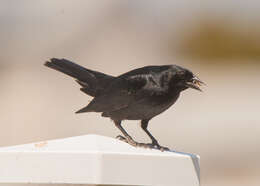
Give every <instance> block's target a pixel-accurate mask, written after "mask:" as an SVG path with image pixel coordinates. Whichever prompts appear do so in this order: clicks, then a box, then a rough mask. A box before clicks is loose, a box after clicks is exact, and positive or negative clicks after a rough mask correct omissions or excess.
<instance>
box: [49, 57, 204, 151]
mask: <svg viewBox="0 0 260 186" xmlns="http://www.w3.org/2000/svg"><path fill="white" fill-rule="evenodd" d="M45 66H47V67H50V68H52V69H55V70H57V71H60V72H63V73H65V74H67V75H69V76H71V77H73V78H75V79H76V82H77V83H79V84H80V85H81V88H80V90H81V91H83V92H84V93H86V94H87V95H89V96H92V97H94V98H93V99H92V100H91V102H90V103H89V104H88V105H87V106H86V107H84V108H82V109H80V110H79V111H77V112H76V113H83V112H100V113H101V115H102V116H103V117H109V118H111V119H112V120H113V121H114V123H115V126H116V127H117V128H118V129H119V130H120V131H121V132H122V134H123V136H121V135H120V136H118V139H120V140H123V141H125V142H127V143H129V144H131V145H133V146H141V147H146V148H155V149H159V150H162V151H163V150H169V149H168V148H167V147H163V146H161V145H159V143H158V141H157V140H156V139H155V138H154V137H153V135H152V134H151V133H150V132H149V131H148V129H147V126H148V122H149V121H150V120H151V119H152V118H153V117H155V116H157V115H158V114H161V113H162V112H164V111H165V110H167V109H168V108H169V107H170V106H171V105H173V104H174V103H175V102H176V100H177V99H178V98H179V95H180V93H181V92H182V91H183V90H186V89H188V88H192V89H196V90H199V91H201V89H200V86H201V85H202V84H204V83H203V82H202V81H201V80H200V79H199V78H198V77H196V76H195V75H194V74H193V73H192V72H191V71H189V70H188V69H185V68H183V67H180V66H177V65H162V66H146V67H142V68H138V69H135V70H131V71H129V72H126V73H124V74H122V75H119V76H117V77H115V76H111V75H107V74H104V73H101V72H97V71H94V70H89V69H87V68H84V67H82V66H80V65H77V64H75V63H73V62H71V61H69V60H66V59H57V58H52V59H51V60H50V61H47V62H46V63H45ZM123 120H141V127H142V129H143V130H144V131H145V133H146V134H147V135H148V136H149V137H150V138H151V140H152V143H148V144H146V143H138V142H136V141H134V140H133V138H132V137H131V136H130V135H129V134H128V133H127V132H126V131H125V129H124V128H123V127H122V126H121V122H122V121H123Z"/></svg>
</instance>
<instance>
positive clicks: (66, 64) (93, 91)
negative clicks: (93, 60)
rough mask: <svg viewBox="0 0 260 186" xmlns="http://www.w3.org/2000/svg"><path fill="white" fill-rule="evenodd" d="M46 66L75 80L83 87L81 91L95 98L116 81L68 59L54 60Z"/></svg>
mask: <svg viewBox="0 0 260 186" xmlns="http://www.w3.org/2000/svg"><path fill="white" fill-rule="evenodd" d="M44 65H45V66H47V67H49V68H52V69H55V70H57V71H60V72H63V73H64V74H67V75H69V76H71V77H73V78H75V79H76V81H77V82H78V83H79V84H80V85H81V86H82V88H81V89H80V90H82V91H83V92H85V93H86V94H88V95H90V96H93V97H95V96H98V95H99V94H100V93H101V92H102V91H103V90H104V89H105V88H106V87H107V86H108V85H109V83H110V82H111V80H113V79H114V77H113V76H109V75H106V74H103V73H101V72H97V71H93V70H89V69H86V68H84V67H82V66H80V65H77V64H75V63H73V62H71V61H69V60H66V59H57V58H52V59H51V60H50V61H47V62H46V63H45V64H44Z"/></svg>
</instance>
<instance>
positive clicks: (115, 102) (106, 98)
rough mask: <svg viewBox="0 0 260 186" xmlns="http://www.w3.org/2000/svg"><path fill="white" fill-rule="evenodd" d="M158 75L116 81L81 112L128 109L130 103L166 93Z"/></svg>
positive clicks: (135, 76)
mask: <svg viewBox="0 0 260 186" xmlns="http://www.w3.org/2000/svg"><path fill="white" fill-rule="evenodd" d="M160 80H161V76H160V75H158V74H153V73H150V74H142V75H140V74H139V75H133V76H129V77H123V78H122V77H121V78H118V79H116V80H115V81H114V82H113V83H112V84H111V86H110V87H109V88H107V89H106V91H105V92H104V94H103V95H102V96H98V97H95V98H94V99H93V100H92V101H91V102H90V103H89V105H88V106H86V107H85V108H83V109H81V110H79V111H78V112H77V113H81V112H90V111H94V112H107V111H115V110H119V109H122V108H125V107H128V106H129V105H130V104H131V103H133V102H136V101H140V100H141V99H145V98H148V97H149V96H153V95H159V94H163V93H165V92H167V88H168V87H167V86H163V87H162V86H161V82H160Z"/></svg>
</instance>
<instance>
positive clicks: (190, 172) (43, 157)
mask: <svg viewBox="0 0 260 186" xmlns="http://www.w3.org/2000/svg"><path fill="white" fill-rule="evenodd" d="M0 165H1V166H0V183H71V184H120V185H160V186H161V185H169V186H175V185H176V186H199V182H200V181H199V157H198V156H196V155H192V154H187V153H181V152H173V151H172V152H161V151H159V150H151V149H144V148H136V147H133V146H131V145H129V144H127V143H125V142H122V141H120V140H117V139H114V138H109V137H104V136H98V135H85V136H77V137H70V138H64V139H57V140H50V141H44V142H39V143H32V144H25V145H18V146H11V147H2V148H0Z"/></svg>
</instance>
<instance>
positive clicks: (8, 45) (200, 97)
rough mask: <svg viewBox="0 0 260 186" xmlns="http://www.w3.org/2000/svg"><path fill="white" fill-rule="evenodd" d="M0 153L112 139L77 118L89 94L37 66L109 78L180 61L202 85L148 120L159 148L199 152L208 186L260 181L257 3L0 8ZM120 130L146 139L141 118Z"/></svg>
mask: <svg viewBox="0 0 260 186" xmlns="http://www.w3.org/2000/svg"><path fill="white" fill-rule="evenodd" d="M0 4H1V6H0V25H1V29H0V51H1V52H0V83H1V91H0V103H1V107H0V112H1V117H0V123H1V130H0V146H9V145H17V144H22V143H30V142H35V141H42V140H49V139H56V138H64V137H70V136H77V135H85V134H93V133H94V134H99V135H105V136H110V137H115V136H117V135H118V134H119V131H118V129H116V128H115V127H114V125H113V123H112V122H111V121H110V120H109V119H107V118H102V117H100V115H99V114H95V113H90V114H80V115H76V114H74V112H75V111H77V110H78V109H80V108H82V107H83V106H85V105H86V104H87V103H88V101H89V100H91V97H89V96H87V95H85V94H84V93H82V92H81V91H79V85H78V84H77V83H75V82H74V81H73V79H71V78H70V77H68V76H65V75H64V74H61V73H58V72H56V71H54V70H51V69H48V68H46V67H44V66H43V64H44V62H45V61H46V60H48V59H50V58H52V57H57V58H66V59H69V60H72V61H75V62H76V63H78V64H80V65H83V66H85V67H87V68H90V69H93V70H97V71H102V72H105V73H108V74H111V75H114V76H117V75H120V74H121V73H124V72H126V71H129V70H132V69H134V68H138V67H143V66H145V65H163V64H178V65H181V66H184V67H186V68H188V69H191V70H192V71H193V72H194V73H195V74H196V75H197V76H199V77H200V79H202V80H203V81H204V82H206V84H207V86H206V87H204V93H200V92H198V91H194V90H187V91H185V92H183V93H182V95H181V97H180V98H179V100H178V101H177V103H176V104H175V105H174V106H173V107H171V108H170V109H169V110H167V111H166V112H164V113H163V114H161V115H159V116H157V117H156V118H154V119H153V120H152V121H151V122H150V125H149V128H150V130H151V132H152V133H153V134H154V135H155V136H156V137H157V138H158V139H159V142H160V143H161V144H163V145H165V146H169V147H170V148H172V149H175V150H178V151H185V152H191V153H195V154H199V155H200V157H201V182H202V185H204V186H220V185H221V186H244V185H246V186H258V185H259V184H260V161H259V155H260V125H259V124H260V116H259V111H260V108H259V107H260V98H259V95H260V86H259V82H260V64H259V60H260V24H259V21H260V11H259V10H260V2H259V1H256V0H248V1H243V0H228V1H226V0H225V1H224V0H218V1H205V0H204V1H203V0H201V1H186V0H183V1H177V0H174V1H170V0H165V1H148V0H145V1H138V0H129V1H120V0H113V1H106V0H99V1H95V0H92V1H85V0H74V1H65V0H63V1H61V0H39V1H33V0H27V1H14V0H1V2H0ZM123 126H125V128H126V129H127V130H128V131H129V133H130V134H132V135H133V136H134V138H135V139H136V140H139V141H147V142H149V139H148V138H147V136H146V135H145V133H144V132H143V131H142V130H141V128H140V125H139V121H125V122H124V123H123Z"/></svg>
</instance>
